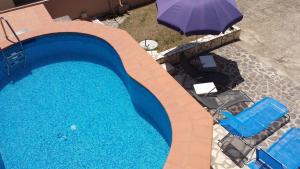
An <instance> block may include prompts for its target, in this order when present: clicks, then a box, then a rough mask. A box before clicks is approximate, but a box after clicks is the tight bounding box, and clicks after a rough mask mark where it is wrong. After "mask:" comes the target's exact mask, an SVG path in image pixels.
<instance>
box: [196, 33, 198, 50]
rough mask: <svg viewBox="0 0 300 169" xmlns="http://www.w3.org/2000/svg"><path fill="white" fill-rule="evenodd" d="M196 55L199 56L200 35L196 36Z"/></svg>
mask: <svg viewBox="0 0 300 169" xmlns="http://www.w3.org/2000/svg"><path fill="white" fill-rule="evenodd" d="M196 54H198V35H197V36H196Z"/></svg>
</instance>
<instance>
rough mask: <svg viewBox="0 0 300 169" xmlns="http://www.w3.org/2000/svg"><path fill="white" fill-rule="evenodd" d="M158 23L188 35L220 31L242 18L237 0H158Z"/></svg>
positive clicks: (214, 33) (213, 33)
mask: <svg viewBox="0 0 300 169" xmlns="http://www.w3.org/2000/svg"><path fill="white" fill-rule="evenodd" d="M156 4H157V8H158V15H157V20H158V23H160V24H163V25H165V26H167V27H170V28H172V29H175V30H177V31H179V32H180V33H182V34H185V35H187V36H189V35H207V34H212V35H217V34H220V33H221V32H225V31H226V29H228V28H229V27H231V26H232V25H234V24H235V23H237V22H239V21H240V20H242V18H243V15H242V14H241V13H240V11H239V10H238V9H237V5H236V2H235V0H157V1H156Z"/></svg>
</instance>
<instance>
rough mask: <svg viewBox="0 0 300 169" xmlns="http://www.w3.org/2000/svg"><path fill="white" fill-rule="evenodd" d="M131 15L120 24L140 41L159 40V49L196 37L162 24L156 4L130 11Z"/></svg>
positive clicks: (186, 41) (121, 27)
mask: <svg viewBox="0 0 300 169" xmlns="http://www.w3.org/2000/svg"><path fill="white" fill-rule="evenodd" d="M129 14H130V16H129V17H128V18H127V19H126V20H125V21H124V22H123V23H122V24H121V25H120V29H123V30H126V31H127V32H128V33H129V34H130V35H131V36H132V37H133V38H134V39H135V40H137V41H138V42H140V41H142V40H144V39H152V40H155V41H157V42H158V44H159V47H158V49H157V50H158V51H163V50H167V49H169V48H172V47H175V46H177V45H180V44H184V43H188V42H190V41H193V40H195V39H196V37H195V36H191V37H186V36H184V35H181V34H180V33H178V32H177V31H174V30H172V29H170V28H167V27H166V26H163V25H160V24H158V23H157V20H156V14H157V11H156V5H155V4H150V5H147V6H144V7H141V8H138V9H135V10H132V11H130V12H129Z"/></svg>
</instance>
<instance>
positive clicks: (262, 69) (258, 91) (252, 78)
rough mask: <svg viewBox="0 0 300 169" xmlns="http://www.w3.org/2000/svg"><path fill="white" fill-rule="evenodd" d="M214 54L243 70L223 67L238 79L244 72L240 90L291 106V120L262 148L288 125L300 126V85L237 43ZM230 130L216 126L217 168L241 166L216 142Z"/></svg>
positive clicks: (213, 162) (214, 152) (277, 136)
mask: <svg viewBox="0 0 300 169" xmlns="http://www.w3.org/2000/svg"><path fill="white" fill-rule="evenodd" d="M212 53H214V54H217V55H219V56H222V57H224V58H226V59H229V60H232V61H234V62H236V63H237V65H238V70H239V72H237V70H236V69H231V68H233V67H234V65H231V66H226V69H225V70H223V71H224V72H225V73H227V74H230V75H231V76H233V77H234V76H235V75H236V77H237V78H239V76H238V75H239V74H240V75H241V77H242V78H243V79H244V81H243V82H242V83H240V84H238V86H237V87H236V89H240V90H243V91H245V92H246V93H247V94H248V95H249V96H250V97H251V98H253V99H254V100H255V101H256V100H259V99H260V98H261V97H264V96H271V97H274V98H276V99H278V100H279V101H281V102H283V103H284V104H285V105H287V107H288V108H289V110H290V122H289V123H287V124H286V125H285V126H283V127H282V128H281V129H280V130H278V131H277V132H275V133H274V134H273V135H272V136H270V137H269V138H268V139H266V140H265V141H263V142H262V143H261V144H260V145H259V146H260V147H262V148H267V147H269V146H270V145H271V144H272V143H274V142H275V141H276V140H277V139H278V138H279V137H280V136H281V135H282V134H283V133H284V132H285V131H286V130H287V129H288V128H291V127H300V86H297V85H296V84H294V83H293V82H292V81H291V80H289V79H288V78H287V77H284V76H282V75H278V73H277V71H276V70H275V69H274V68H272V67H268V66H266V65H264V64H262V63H261V62H259V60H258V59H257V57H256V56H253V55H251V54H250V53H248V52H247V51H245V50H243V49H242V48H241V47H240V46H239V45H238V44H237V43H233V44H229V45H226V46H224V47H221V48H219V49H216V50H214V51H212ZM234 62H232V63H234ZM226 133H227V132H226V131H225V130H224V129H223V128H222V127H220V126H219V125H215V126H214V145H213V152H212V156H213V161H212V167H213V168H217V169H220V168H237V167H236V165H235V164H234V163H233V162H232V161H231V160H230V159H228V158H227V157H224V154H223V153H222V152H220V150H219V147H218V146H217V145H216V142H217V140H219V139H221V138H223V137H224V136H225V135H226ZM250 154H251V153H250ZM244 168H247V167H244Z"/></svg>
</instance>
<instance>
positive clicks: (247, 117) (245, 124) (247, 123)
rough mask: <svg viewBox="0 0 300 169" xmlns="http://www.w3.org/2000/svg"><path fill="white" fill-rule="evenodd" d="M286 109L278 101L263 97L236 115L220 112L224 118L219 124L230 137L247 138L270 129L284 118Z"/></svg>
mask: <svg viewBox="0 0 300 169" xmlns="http://www.w3.org/2000/svg"><path fill="white" fill-rule="evenodd" d="M287 113H288V109H287V107H286V106H284V105H283V104H282V103H280V102H279V101H277V100H275V99H273V98H270V97H265V98H263V99H261V100H260V101H258V102H256V103H254V104H253V105H252V106H251V107H249V108H247V109H245V110H244V111H242V112H240V113H239V114H237V115H235V116H234V115H232V114H231V113H230V112H221V114H223V115H224V116H225V117H226V118H224V119H221V120H219V124H220V125H221V126H223V127H224V128H225V129H226V130H228V131H229V132H230V133H231V134H232V135H236V136H239V137H242V138H249V137H252V136H255V135H257V134H259V133H260V132H262V131H263V130H265V129H267V128H269V127H270V125H271V124H272V122H274V121H276V120H278V119H280V118H281V117H283V116H286V115H287Z"/></svg>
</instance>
